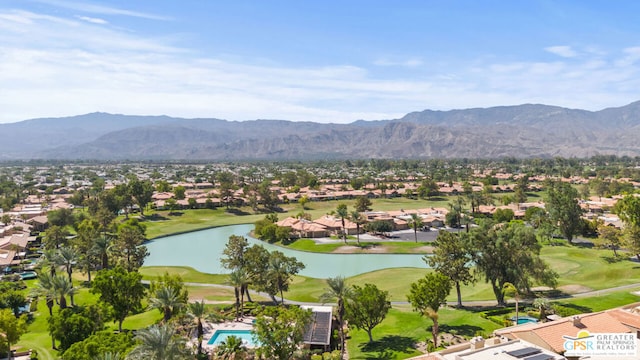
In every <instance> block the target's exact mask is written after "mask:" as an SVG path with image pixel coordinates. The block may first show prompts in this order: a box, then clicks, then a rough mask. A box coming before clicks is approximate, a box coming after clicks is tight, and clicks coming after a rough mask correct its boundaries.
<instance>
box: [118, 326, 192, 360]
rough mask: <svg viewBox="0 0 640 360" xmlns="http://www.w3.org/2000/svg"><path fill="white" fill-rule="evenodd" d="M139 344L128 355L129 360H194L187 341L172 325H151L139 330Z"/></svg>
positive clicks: (137, 338)
mask: <svg viewBox="0 0 640 360" xmlns="http://www.w3.org/2000/svg"><path fill="white" fill-rule="evenodd" d="M135 338H136V340H138V342H139V344H138V346H136V347H135V348H134V349H133V350H132V351H131V352H130V353H129V355H127V357H126V359H127V360H182V359H185V360H186V359H192V356H193V355H191V354H189V351H188V349H187V347H186V346H185V339H183V338H182V337H180V336H178V335H177V333H176V330H175V329H174V327H173V326H171V324H162V325H151V326H150V327H148V328H146V329H142V330H139V331H138V333H137V335H136V337H135Z"/></svg>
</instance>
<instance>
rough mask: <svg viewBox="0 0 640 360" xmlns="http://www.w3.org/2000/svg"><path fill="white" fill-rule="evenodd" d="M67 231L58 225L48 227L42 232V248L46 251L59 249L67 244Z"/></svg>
mask: <svg viewBox="0 0 640 360" xmlns="http://www.w3.org/2000/svg"><path fill="white" fill-rule="evenodd" d="M67 236H68V233H67V231H66V230H65V229H64V228H63V227H61V226H58V225H53V226H50V227H49V228H48V229H47V230H45V232H44V246H45V247H46V248H47V249H59V248H60V246H61V245H66V243H67Z"/></svg>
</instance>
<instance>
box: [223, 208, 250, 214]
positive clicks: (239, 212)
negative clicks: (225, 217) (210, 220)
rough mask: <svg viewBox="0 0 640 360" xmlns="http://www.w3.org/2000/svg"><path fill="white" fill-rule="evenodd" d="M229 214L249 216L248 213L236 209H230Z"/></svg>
mask: <svg viewBox="0 0 640 360" xmlns="http://www.w3.org/2000/svg"><path fill="white" fill-rule="evenodd" d="M226 212H227V213H229V214H234V215H249V213H248V212H246V211H244V210H242V209H234V208H230V209H227V210H226Z"/></svg>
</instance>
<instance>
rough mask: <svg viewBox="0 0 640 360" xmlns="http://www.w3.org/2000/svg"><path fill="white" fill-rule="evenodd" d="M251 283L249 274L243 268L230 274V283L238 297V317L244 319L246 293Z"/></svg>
mask: <svg viewBox="0 0 640 360" xmlns="http://www.w3.org/2000/svg"><path fill="white" fill-rule="evenodd" d="M250 281H251V278H250V276H249V273H247V272H246V271H245V270H244V269H242V268H240V269H237V270H234V271H233V272H232V273H231V274H229V278H228V283H229V285H231V286H233V288H234V293H235V295H236V317H240V318H242V317H244V293H245V291H246V289H248V287H249V282H250ZM238 314H239V316H238Z"/></svg>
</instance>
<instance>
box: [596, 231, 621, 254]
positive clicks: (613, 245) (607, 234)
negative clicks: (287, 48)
mask: <svg viewBox="0 0 640 360" xmlns="http://www.w3.org/2000/svg"><path fill="white" fill-rule="evenodd" d="M598 237H599V238H600V239H602V240H603V241H604V242H605V243H606V244H607V245H608V246H609V248H610V249H611V250H613V256H614V257H616V258H617V257H618V249H619V248H620V245H622V232H621V231H620V230H619V229H617V228H615V227H613V226H606V225H604V224H601V225H600V226H598Z"/></svg>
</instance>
